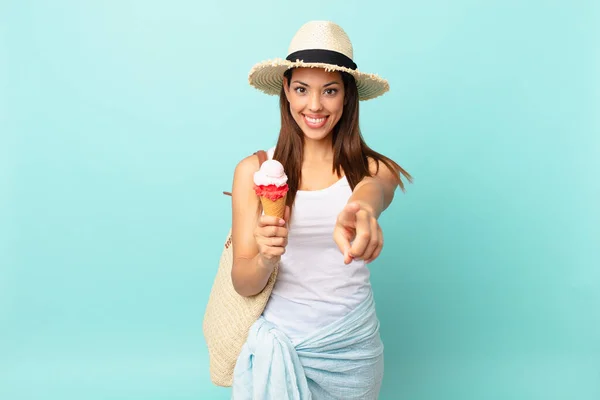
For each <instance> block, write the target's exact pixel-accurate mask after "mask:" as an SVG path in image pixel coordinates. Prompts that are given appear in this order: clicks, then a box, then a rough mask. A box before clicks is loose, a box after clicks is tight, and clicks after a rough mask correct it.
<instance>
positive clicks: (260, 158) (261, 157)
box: [223, 150, 268, 196]
mask: <svg viewBox="0 0 600 400" xmlns="http://www.w3.org/2000/svg"><path fill="white" fill-rule="evenodd" d="M254 154H256V155H257V156H258V167H259V168H260V166H261V165H262V164H263V163H264V162H265V161H267V158H268V157H267V152H266V151H264V150H258V151H257V152H255V153H254ZM223 194H224V195H227V196H231V192H223Z"/></svg>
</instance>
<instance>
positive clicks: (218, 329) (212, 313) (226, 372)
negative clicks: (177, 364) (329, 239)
mask: <svg viewBox="0 0 600 400" xmlns="http://www.w3.org/2000/svg"><path fill="white" fill-rule="evenodd" d="M255 154H257V155H258V159H259V163H260V165H262V163H263V162H264V161H265V160H266V159H267V154H266V153H265V152H264V151H263V150H260V151H258V152H256V153H255ZM224 193H225V194H228V195H231V193H228V192H224ZM232 265H233V246H232V240H231V229H230V230H229V233H228V234H227V239H226V240H225V246H224V248H223V252H222V253H221V259H220V261H219V268H218V269H217V275H216V277H215V280H214V283H213V286H212V289H211V292H210V296H209V298H208V303H207V306H206V310H205V313H204V321H203V324H202V329H203V332H204V338H205V340H206V344H207V347H208V356H209V369H210V379H211V381H212V382H213V383H214V384H215V385H218V386H231V385H232V383H233V369H234V367H235V363H236V361H237V358H238V356H239V354H240V351H241V349H242V346H243V345H244V343H245V342H246V339H247V337H248V331H249V330H250V327H251V326H252V324H253V323H254V322H255V321H256V320H257V319H258V317H260V315H261V314H262V312H263V310H264V308H265V305H266V304H267V301H268V300H269V297H270V296H271V291H272V290H273V285H274V284H275V279H276V278H277V271H278V268H277V267H276V268H275V270H274V271H273V273H272V274H271V276H270V278H269V280H268V282H267V285H266V286H265V288H264V289H263V291H262V292H260V293H259V294H257V295H255V296H251V297H244V296H241V295H239V294H238V293H237V292H236V291H235V289H234V287H233V282H232V281H231V268H232Z"/></svg>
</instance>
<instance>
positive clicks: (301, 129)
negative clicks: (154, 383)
mask: <svg viewBox="0 0 600 400" xmlns="http://www.w3.org/2000/svg"><path fill="white" fill-rule="evenodd" d="M249 80H250V83H251V84H252V85H253V86H255V87H256V88H258V89H260V90H262V91H264V92H266V93H268V94H279V95H280V111H281V130H280V134H279V139H278V141H277V145H276V146H275V148H273V149H271V150H270V151H269V155H270V157H272V158H273V159H275V160H278V161H279V162H281V164H282V165H283V166H284V169H285V172H286V174H287V177H288V182H287V183H288V186H289V192H288V196H287V209H286V217H285V218H284V219H280V218H277V217H271V216H266V215H261V213H260V212H254V210H260V203H259V200H258V198H257V196H256V194H255V192H254V188H253V179H252V178H253V174H254V173H255V172H256V171H257V169H258V167H259V161H258V158H257V156H256V155H252V156H250V157H247V158H245V159H244V160H242V161H241V162H240V163H239V164H238V166H237V167H236V169H235V174H234V180H233V191H232V195H233V198H232V201H233V215H232V222H233V227H232V229H233V242H234V244H235V245H234V247H233V248H234V262H233V267H232V280H233V284H234V287H235V289H236V291H237V292H238V293H239V294H240V295H242V296H252V295H255V294H257V293H259V292H261V291H262V290H263V288H264V287H265V285H266V283H267V281H268V279H269V276H270V275H271V273H272V271H273V269H274V268H275V267H276V266H279V269H278V276H277V281H276V283H275V287H274V288H273V292H272V294H271V297H270V299H269V301H268V303H267V306H266V308H265V310H264V312H263V315H262V317H261V318H260V319H259V321H257V322H256V323H255V324H254V325H253V327H252V329H251V330H250V333H249V335H248V339H247V342H246V344H245V345H244V348H243V349H242V353H241V354H240V356H239V358H238V362H237V364H236V368H235V372H234V384H233V397H234V398H235V399H239V398H248V399H250V398H252V399H278V400H283V399H287V398H299V399H309V398H312V399H361V400H365V399H376V398H377V396H378V393H379V389H380V386H381V380H382V376H383V345H382V343H381V340H380V338H379V322H378V320H377V317H376V313H375V307H374V303H373V297H372V292H371V286H370V283H369V270H368V268H367V264H368V263H370V262H371V261H373V260H375V259H376V258H377V257H378V256H379V254H380V252H381V250H382V247H383V234H382V231H381V228H380V226H379V223H378V218H379V217H380V215H381V213H382V212H383V211H384V210H385V209H386V208H387V207H388V206H389V205H390V203H391V202H392V199H393V197H394V192H395V190H396V188H397V187H398V186H400V187H401V189H402V190H404V185H403V182H402V180H401V179H400V174H402V175H404V176H405V177H406V178H407V179H408V180H409V181H412V178H411V176H410V175H409V174H408V173H407V172H406V171H404V170H403V169H402V168H401V167H400V166H399V165H398V164H396V163H395V162H393V161H392V160H390V159H389V158H387V157H385V156H383V155H381V154H379V153H377V152H375V151H373V150H372V149H370V148H369V147H368V146H367V145H366V144H365V142H364V141H363V139H362V137H361V134H360V130H359V121H358V104H359V100H367V99H371V98H374V97H377V96H379V95H381V94H383V93H385V92H386V91H387V90H388V89H389V86H388V84H387V82H386V81H385V80H383V79H381V78H379V77H377V76H375V75H371V74H365V73H362V72H358V70H357V67H356V64H354V61H353V60H352V45H351V43H350V40H349V39H348V37H347V35H346V33H345V32H344V31H343V30H342V28H341V27H339V26H338V25H336V24H333V23H331V22H326V21H313V22H309V23H307V24H305V25H304V26H303V27H302V28H301V29H300V30H299V31H298V32H297V33H296V35H295V36H294V38H293V40H292V43H291V45H290V49H289V55H288V57H287V59H286V60H275V61H267V62H264V63H260V64H258V65H257V66H255V68H253V70H252V71H251V73H250V77H249Z"/></svg>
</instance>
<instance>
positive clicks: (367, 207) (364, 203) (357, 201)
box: [351, 200, 376, 217]
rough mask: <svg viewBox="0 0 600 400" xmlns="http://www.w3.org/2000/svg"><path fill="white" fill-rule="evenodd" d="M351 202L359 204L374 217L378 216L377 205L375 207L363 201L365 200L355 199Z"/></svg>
mask: <svg viewBox="0 0 600 400" xmlns="http://www.w3.org/2000/svg"><path fill="white" fill-rule="evenodd" d="M351 203H356V204H358V205H359V206H360V209H361V210H364V211H366V212H368V213H369V214H371V215H372V216H373V217H376V214H375V207H373V206H372V205H371V204H369V203H368V202H366V201H363V200H353V201H351Z"/></svg>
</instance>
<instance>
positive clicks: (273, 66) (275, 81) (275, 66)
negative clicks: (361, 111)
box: [248, 58, 390, 100]
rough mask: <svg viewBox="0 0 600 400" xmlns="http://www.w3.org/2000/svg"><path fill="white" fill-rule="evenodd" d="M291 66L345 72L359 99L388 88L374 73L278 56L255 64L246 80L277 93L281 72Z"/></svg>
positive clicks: (269, 91) (387, 84) (370, 97)
mask: <svg viewBox="0 0 600 400" xmlns="http://www.w3.org/2000/svg"><path fill="white" fill-rule="evenodd" d="M291 68H323V69H325V70H327V71H343V72H347V73H349V74H350V75H352V76H353V77H354V79H356V87H357V89H358V99H359V100H370V99H374V98H376V97H379V96H381V95H382V94H384V93H385V92H387V91H388V90H390V85H389V83H388V81H387V80H385V79H383V78H381V77H380V76H378V75H376V74H368V73H365V72H360V71H358V70H353V69H350V68H346V67H340V66H338V65H332V64H324V63H306V62H303V61H295V62H292V61H288V60H284V59H280V58H278V59H274V60H269V61H263V62H261V63H258V64H256V65H255V66H254V67H252V69H251V70H250V73H249V74H248V82H249V83H250V85H252V86H254V87H255V88H256V89H258V90H260V91H262V92H264V93H266V94H269V95H278V94H279V93H280V92H281V85H282V84H283V74H284V73H285V71H286V70H288V69H291Z"/></svg>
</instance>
